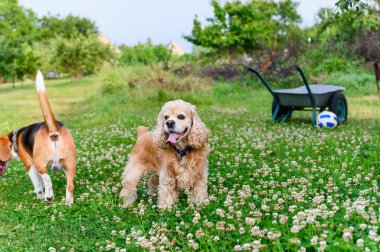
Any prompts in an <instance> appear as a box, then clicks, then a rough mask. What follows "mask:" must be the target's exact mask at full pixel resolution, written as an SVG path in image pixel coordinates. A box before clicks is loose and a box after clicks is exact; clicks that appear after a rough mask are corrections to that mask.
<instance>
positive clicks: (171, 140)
mask: <svg viewBox="0 0 380 252" xmlns="http://www.w3.org/2000/svg"><path fill="white" fill-rule="evenodd" d="M177 136H178V134H177V133H174V132H171V133H170V134H169V137H168V140H166V143H173V144H175V143H176V142H177Z"/></svg>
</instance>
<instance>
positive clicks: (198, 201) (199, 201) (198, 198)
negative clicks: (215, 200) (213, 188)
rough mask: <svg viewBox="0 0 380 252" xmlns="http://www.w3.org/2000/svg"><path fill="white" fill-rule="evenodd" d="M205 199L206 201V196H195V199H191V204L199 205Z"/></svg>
mask: <svg viewBox="0 0 380 252" xmlns="http://www.w3.org/2000/svg"><path fill="white" fill-rule="evenodd" d="M207 199H208V195H207V194H202V195H196V196H195V197H194V196H193V197H191V202H192V203H194V204H199V203H203V202H204V201H205V200H207Z"/></svg>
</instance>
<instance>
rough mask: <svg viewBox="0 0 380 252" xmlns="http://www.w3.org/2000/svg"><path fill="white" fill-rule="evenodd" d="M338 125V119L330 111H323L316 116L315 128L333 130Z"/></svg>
mask: <svg viewBox="0 0 380 252" xmlns="http://www.w3.org/2000/svg"><path fill="white" fill-rule="evenodd" d="M337 125H338V118H337V116H336V114H334V113H333V112H331V111H323V112H322V113H320V114H319V115H318V118H317V126H318V128H320V129H321V128H330V129H332V128H335V127H336V126H337Z"/></svg>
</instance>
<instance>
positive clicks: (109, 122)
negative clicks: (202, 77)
mask: <svg viewBox="0 0 380 252" xmlns="http://www.w3.org/2000/svg"><path fill="white" fill-rule="evenodd" d="M101 85H102V83H101V81H100V78H98V77H97V76H93V77H90V78H87V79H84V80H82V81H81V82H79V83H78V84H75V85H73V84H71V83H69V82H68V81H67V80H56V81H48V82H47V84H46V86H47V93H48V97H49V99H50V103H51V105H52V109H53V111H54V112H55V114H56V117H57V118H58V119H59V120H61V121H63V122H65V124H66V125H68V126H69V127H70V129H71V130H72V132H73V135H74V138H75V141H76V146H77V151H78V171H77V177H76V180H75V203H74V204H73V205H72V206H71V207H68V206H66V205H65V204H64V201H63V200H64V196H65V183H66V182H65V177H64V174H63V173H55V172H53V171H50V175H51V177H52V181H53V188H54V193H55V202H54V203H53V204H45V203H44V202H43V201H39V200H37V199H36V198H35V195H34V194H33V192H32V190H33V186H32V184H31V182H30V180H29V177H28V176H27V174H26V172H25V169H24V167H23V165H22V164H21V163H17V162H14V163H12V164H11V166H10V167H9V168H8V169H7V170H6V171H5V172H4V176H3V177H2V178H1V179H0V223H1V225H0V251H48V250H49V251H107V250H110V251H123V250H122V249H126V250H127V251H140V250H149V249H152V250H166V251H178V250H182V251H192V250H200V251H231V250H238V251H240V250H252V249H262V250H264V251H284V250H287V251H297V250H299V249H300V250H301V251H306V250H308V251H312V250H325V251H345V250H346V251H352V250H353V251H356V250H357V251H362V250H364V249H365V248H368V249H370V250H371V251H378V250H380V245H379V241H380V230H379V222H380V213H379V207H380V206H379V203H380V197H379V196H380V194H379V188H378V187H379V178H380V177H379V176H380V144H379V142H380V112H379V110H380V100H379V99H378V98H377V97H376V96H368V95H366V96H361V95H360V94H359V95H358V94H355V96H349V97H348V107H349V119H348V122H347V123H346V124H344V125H342V126H339V127H338V128H336V129H333V130H318V129H317V128H315V127H313V126H311V125H310V123H309V122H310V118H311V113H310V112H295V113H294V114H293V118H292V119H291V120H290V121H289V122H288V123H286V124H283V123H274V124H273V123H272V122H271V121H270V117H271V116H270V107H271V102H272V100H271V97H270V94H269V93H268V92H267V91H266V90H264V89H263V88H257V87H241V86H239V85H228V84H217V85H215V86H214V87H213V88H212V89H211V90H209V91H207V92H202V93H197V94H192V93H187V92H176V93H171V92H167V91H157V90H155V89H146V90H141V89H139V88H126V89H124V90H122V91H119V92H117V93H115V94H113V95H104V94H101V92H100V91H99V90H100V87H101ZM176 98H183V99H185V100H187V101H189V102H192V103H194V104H196V105H197V108H198V112H199V114H200V116H201V118H202V119H203V121H204V122H205V123H206V124H207V125H208V127H209V128H210V129H211V130H212V137H211V153H210V156H209V163H210V167H209V195H210V197H209V200H208V201H207V202H205V203H204V204H201V205H191V204H190V203H188V202H187V197H186V195H184V194H181V196H180V199H179V202H178V203H176V204H175V206H174V208H173V209H172V210H171V211H160V210H159V209H157V207H156V203H157V201H156V199H155V198H150V197H149V196H148V195H147V185H146V179H145V180H144V182H143V185H142V186H140V189H139V191H138V194H139V198H138V200H137V202H136V203H135V204H134V205H133V206H131V207H129V208H127V209H123V208H121V207H120V203H121V202H120V200H119V198H118V195H119V192H120V190H121V185H120V177H121V174H122V171H123V168H124V166H125V164H126V162H127V160H128V154H129V153H130V151H131V149H132V147H133V145H134V143H135V140H136V132H135V129H136V127H137V126H138V125H146V126H148V127H149V128H150V129H152V128H153V127H154V125H155V119H156V115H157V114H158V112H159V110H160V108H161V106H162V105H163V103H164V102H165V101H168V100H171V99H176ZM0 104H1V113H0V134H3V133H7V132H9V131H11V130H14V129H17V128H19V127H22V126H25V125H27V124H31V123H34V122H37V121H41V120H42V115H41V111H40V107H39V103H38V99H37V95H36V91H35V87H34V84H27V83H26V84H23V85H18V87H17V88H16V89H12V88H11V86H8V85H1V86H0ZM124 251H125V250H124Z"/></svg>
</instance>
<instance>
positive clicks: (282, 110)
mask: <svg viewBox="0 0 380 252" xmlns="http://www.w3.org/2000/svg"><path fill="white" fill-rule="evenodd" d="M279 102H280V101H279V100H278V99H277V98H274V99H273V103H272V117H273V115H274V113H275V111H276V106H277V103H279ZM290 110H291V108H290V107H286V106H282V105H281V104H280V109H279V111H278V113H277V116H276V118H274V119H280V120H281V119H283V118H284V117H285V116H286V115H287V114H288V113H289V111H290ZM291 116H292V113H291V112H290V115H289V116H288V118H290V117H291ZM288 118H287V119H288Z"/></svg>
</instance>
